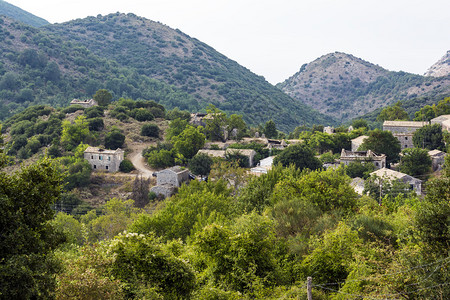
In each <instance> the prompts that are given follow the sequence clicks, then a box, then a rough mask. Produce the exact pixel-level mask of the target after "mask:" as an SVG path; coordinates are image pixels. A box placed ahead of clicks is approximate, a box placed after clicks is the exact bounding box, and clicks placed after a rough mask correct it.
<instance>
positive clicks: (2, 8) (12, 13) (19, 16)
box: [0, 0, 49, 27]
mask: <svg viewBox="0 0 450 300" xmlns="http://www.w3.org/2000/svg"><path fill="white" fill-rule="evenodd" d="M0 15H2V16H7V17H10V18H12V19H14V20H16V21H19V22H22V23H25V24H28V25H30V26H34V27H40V26H44V25H47V24H49V22H48V21H47V20H44V19H42V18H40V17H37V16H35V15H33V14H31V13H29V12H27V11H24V10H23V9H21V8H19V7H17V6H14V5H12V4H10V3H8V2H5V1H3V0H0Z"/></svg>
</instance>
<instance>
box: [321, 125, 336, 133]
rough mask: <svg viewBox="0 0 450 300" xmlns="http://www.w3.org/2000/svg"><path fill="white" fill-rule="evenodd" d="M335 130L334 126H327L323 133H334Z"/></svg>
mask: <svg viewBox="0 0 450 300" xmlns="http://www.w3.org/2000/svg"><path fill="white" fill-rule="evenodd" d="M334 132H335V130H334V127H333V126H325V127H324V128H323V133H328V134H333V133H334Z"/></svg>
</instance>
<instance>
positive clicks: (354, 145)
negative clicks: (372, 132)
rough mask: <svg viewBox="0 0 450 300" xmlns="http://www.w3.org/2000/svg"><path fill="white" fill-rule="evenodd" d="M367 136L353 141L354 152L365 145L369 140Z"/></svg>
mask: <svg viewBox="0 0 450 300" xmlns="http://www.w3.org/2000/svg"><path fill="white" fill-rule="evenodd" d="M367 138H368V136H367V135H361V136H358V137H357V138H354V139H353V140H352V151H358V148H359V146H361V144H362V143H364V140H365V139H367Z"/></svg>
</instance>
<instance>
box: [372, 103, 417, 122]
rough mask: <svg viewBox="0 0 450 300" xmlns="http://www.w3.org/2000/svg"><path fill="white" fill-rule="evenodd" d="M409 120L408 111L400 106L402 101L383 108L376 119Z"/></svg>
mask: <svg viewBox="0 0 450 300" xmlns="http://www.w3.org/2000/svg"><path fill="white" fill-rule="evenodd" d="M399 120H409V116H408V113H407V112H406V111H405V109H404V108H403V107H402V103H401V102H400V101H399V102H397V103H395V104H394V105H393V106H388V107H386V108H384V109H383V110H382V111H381V113H380V114H379V115H378V117H377V121H399Z"/></svg>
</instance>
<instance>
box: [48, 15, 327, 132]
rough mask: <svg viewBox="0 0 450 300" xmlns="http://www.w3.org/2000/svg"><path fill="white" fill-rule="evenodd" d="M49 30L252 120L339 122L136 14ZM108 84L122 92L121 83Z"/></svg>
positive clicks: (282, 124)
mask: <svg viewBox="0 0 450 300" xmlns="http://www.w3.org/2000/svg"><path fill="white" fill-rule="evenodd" d="M45 30H46V31H47V32H48V33H50V34H52V35H55V36H58V37H61V38H63V39H64V40H70V41H73V42H76V43H78V44H82V45H83V46H84V47H86V48H87V49H88V50H89V51H91V52H92V53H94V54H96V55H98V56H102V57H104V58H106V59H110V60H114V61H116V62H117V63H118V65H119V66H121V67H124V68H130V67H131V68H133V69H136V70H137V71H138V73H139V74H142V75H145V76H148V77H150V78H153V79H158V80H161V81H163V82H165V83H168V84H171V85H174V86H176V87H177V88H179V89H181V90H182V91H184V92H186V93H189V94H190V95H191V96H193V97H194V98H195V99H196V100H197V101H200V102H207V103H213V104H215V105H216V106H217V107H219V108H220V109H222V110H224V111H226V112H228V113H238V114H243V115H244V119H245V121H246V122H248V123H249V124H253V125H256V124H259V123H262V122H265V121H267V120H269V119H273V120H274V121H275V122H276V123H277V126H279V128H280V129H282V130H285V131H288V130H291V129H293V128H294V127H295V126H297V125H299V124H313V123H329V122H333V120H330V118H329V117H324V116H323V115H321V114H318V113H317V112H315V111H313V110H312V109H310V108H309V107H307V106H306V105H305V104H304V103H303V102H301V101H298V100H295V99H293V98H291V97H289V96H288V95H286V94H285V93H283V92H282V91H280V90H279V89H277V88H276V87H274V86H273V85H271V84H270V83H268V82H267V81H266V80H265V79H264V78H263V77H261V76H257V75H255V74H254V73H252V72H251V71H249V70H248V69H246V68H245V67H243V66H241V65H239V64H238V63H236V62H235V61H233V60H230V59H228V58H227V57H225V56H224V55H222V54H220V53H218V52H217V51H215V50H214V49H213V48H211V47H210V46H208V45H206V44H204V43H202V42H200V41H198V40H197V39H195V38H191V37H189V36H188V35H186V34H184V33H183V32H181V31H180V30H178V29H177V30H174V29H172V28H170V27H167V26H165V25H163V24H161V23H158V22H153V21H151V20H148V19H145V18H141V17H138V16H136V15H133V14H127V15H125V14H120V13H116V14H110V15H107V16H97V17H89V18H85V19H78V20H74V21H70V22H67V23H63V24H55V25H51V26H46V27H45ZM107 88H108V89H110V90H112V91H113V92H114V93H117V92H120V90H118V89H119V88H120V86H118V85H111V86H108V87H107Z"/></svg>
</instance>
